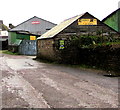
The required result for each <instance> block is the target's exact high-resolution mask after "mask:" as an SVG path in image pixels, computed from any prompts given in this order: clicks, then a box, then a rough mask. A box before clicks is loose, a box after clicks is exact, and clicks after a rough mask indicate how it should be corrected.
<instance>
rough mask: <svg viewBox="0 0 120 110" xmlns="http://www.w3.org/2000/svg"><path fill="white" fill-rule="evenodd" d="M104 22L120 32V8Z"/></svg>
mask: <svg viewBox="0 0 120 110" xmlns="http://www.w3.org/2000/svg"><path fill="white" fill-rule="evenodd" d="M102 22H104V23H105V24H107V25H108V26H110V27H111V28H113V29H115V30H116V31H118V32H120V8H118V9H117V10H115V11H114V12H112V13H111V14H109V15H108V16H107V17H106V18H104V19H103V20H102Z"/></svg>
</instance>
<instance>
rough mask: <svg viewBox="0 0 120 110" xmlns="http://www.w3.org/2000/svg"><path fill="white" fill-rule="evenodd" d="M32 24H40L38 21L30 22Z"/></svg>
mask: <svg viewBox="0 0 120 110" xmlns="http://www.w3.org/2000/svg"><path fill="white" fill-rule="evenodd" d="M32 24H40V21H32Z"/></svg>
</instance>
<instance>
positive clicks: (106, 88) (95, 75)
mask: <svg viewBox="0 0 120 110" xmlns="http://www.w3.org/2000/svg"><path fill="white" fill-rule="evenodd" d="M0 67H1V69H2V108H117V107H118V78H117V77H114V78H110V77H105V76H103V75H101V74H99V71H96V70H87V69H80V68H72V67H67V66H62V65H55V64H47V63H43V62H38V61H35V60H32V58H31V57H29V56H18V55H17V56H14V55H6V54H3V55H1V57H0Z"/></svg>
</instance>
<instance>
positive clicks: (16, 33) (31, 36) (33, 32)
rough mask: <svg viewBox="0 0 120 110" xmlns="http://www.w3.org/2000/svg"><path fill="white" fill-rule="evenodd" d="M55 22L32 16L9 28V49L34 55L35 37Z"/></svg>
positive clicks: (51, 26)
mask: <svg viewBox="0 0 120 110" xmlns="http://www.w3.org/2000/svg"><path fill="white" fill-rule="evenodd" d="M55 25H56V24H54V23H52V22H49V21H46V20H44V19H41V18H38V17H36V16H34V17H33V18H30V19H28V20H27V21H25V22H23V23H21V24H19V25H17V26H16V27H15V28H13V29H10V30H9V34H8V36H9V50H10V51H12V52H18V53H20V54H24V55H36V39H37V37H38V36H40V35H42V34H44V33H45V32H47V31H48V30H50V29H51V28H53V27H54V26H55Z"/></svg>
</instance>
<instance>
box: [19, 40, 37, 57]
mask: <svg viewBox="0 0 120 110" xmlns="http://www.w3.org/2000/svg"><path fill="white" fill-rule="evenodd" d="M19 53H20V54H22V55H36V54H37V51H36V40H23V41H22V42H21V44H20V46H19Z"/></svg>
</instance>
